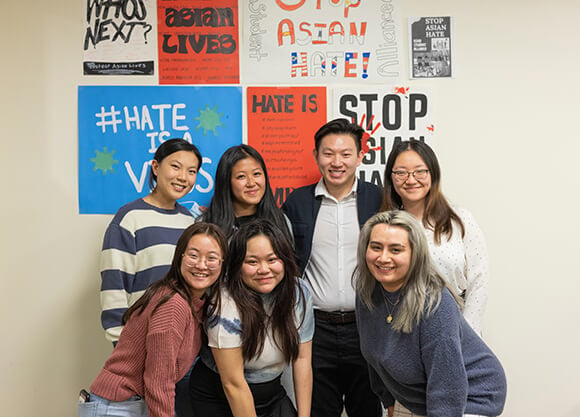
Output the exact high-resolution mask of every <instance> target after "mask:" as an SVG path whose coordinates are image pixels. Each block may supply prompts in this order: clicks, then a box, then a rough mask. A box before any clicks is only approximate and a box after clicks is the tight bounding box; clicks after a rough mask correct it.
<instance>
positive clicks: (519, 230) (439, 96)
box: [0, 0, 580, 417]
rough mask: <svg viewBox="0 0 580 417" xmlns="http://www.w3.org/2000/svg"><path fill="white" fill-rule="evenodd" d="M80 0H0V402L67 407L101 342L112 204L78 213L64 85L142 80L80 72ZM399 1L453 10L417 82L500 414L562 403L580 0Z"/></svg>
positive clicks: (573, 341) (71, 115)
mask: <svg viewBox="0 0 580 417" xmlns="http://www.w3.org/2000/svg"><path fill="white" fill-rule="evenodd" d="M240 1H245V0H240ZM377 1H378V0H377ZM82 3H83V2H82V1H72V0H71V1H65V0H53V1H46V0H43V1H38V0H37V1H28V2H23V1H21V2H17V1H6V0H4V1H2V2H1V4H0V19H2V23H1V24H0V50H1V51H2V55H3V59H2V61H1V63H0V71H1V77H0V83H1V84H0V85H1V90H0V91H1V96H2V98H1V99H0V137H1V144H0V156H1V158H2V163H1V164H0V170H1V171H0V173H1V178H2V179H3V186H2V192H1V194H2V204H1V211H0V213H1V220H0V297H1V298H0V320H1V321H0V323H1V327H0V329H1V331H2V342H0V410H2V411H1V414H2V415H6V416H24V417H37V416H44V417H65V416H72V415H75V413H76V410H75V402H76V399H77V393H78V389H79V388H80V387H83V386H85V387H86V386H88V385H89V384H90V382H91V381H92V379H93V378H94V377H95V375H96V373H97V372H98V370H99V369H100V367H101V365H102V363H103V361H104V360H105V358H106V357H107V355H108V354H109V352H110V346H109V344H108V343H107V342H105V340H104V337H103V333H102V331H101V328H100V324H99V304H98V303H99V299H98V288H99V278H98V273H97V268H98V265H97V262H98V252H99V247H100V243H101V239H102V235H103V231H104V228H105V227H106V224H107V223H108V221H109V220H110V216H89V215H85V216H79V215H78V214H77V212H78V206H77V123H76V114H77V110H76V88H77V86H78V85H81V84H90V83H92V84H94V83H97V82H100V83H103V84H104V83H125V84H129V83H133V84H149V83H152V80H151V79H148V78H133V79H129V78H122V79H120V80H119V79H115V78H112V79H105V80H102V81H99V80H98V79H84V78H83V76H82V75H81V70H80V69H81V59H82V52H81V36H80V31H81V5H82ZM401 3H404V9H403V10H402V13H401V15H402V16H403V17H406V16H410V15H416V16H420V15H423V16H428V15H452V16H454V17H455V19H456V20H455V34H456V40H457V44H456V46H457V48H456V50H455V53H456V58H457V60H456V68H457V77H456V78H455V79H453V80H437V81H422V82H417V84H421V83H422V84H423V85H425V87H428V88H429V89H430V91H431V92H432V96H433V98H434V100H435V99H436V100H437V105H438V110H437V118H438V120H439V122H438V126H437V127H438V134H437V137H438V145H437V152H438V154H439V156H440V159H441V163H442V166H443V176H444V190H445V191H446V193H447V195H448V196H449V197H450V198H451V199H452V200H454V201H455V202H457V203H459V204H461V205H463V206H465V207H467V208H469V209H470V210H471V211H472V212H473V213H474V215H475V216H476V218H477V219H478V221H479V223H480V225H481V226H482V228H483V230H484V231H485V233H486V236H487V240H488V245H489V248H490V253H491V259H492V285H491V294H490V303H489V306H488V310H487V318H486V327H485V339H486V340H487V342H488V343H489V344H490V345H491V346H492V348H493V349H494V350H495V351H496V353H497V354H498V356H499V357H500V359H501V360H502V361H503V364H504V366H505V369H506V372H507V375H508V383H509V392H508V403H507V406H506V411H505V413H504V415H505V416H510V417H519V416H526V415H544V416H547V415H549V416H562V417H577V416H578V415H580V396H579V395H578V394H577V391H578V389H579V388H580V383H579V382H578V381H579V380H580V379H579V377H578V375H580V360H579V359H578V352H580V332H579V331H578V330H577V329H578V324H577V323H576V320H575V319H576V317H578V316H580V307H579V305H580V303H579V302H578V301H577V299H578V294H579V293H580V279H579V278H580V276H579V272H578V267H577V264H578V262H577V260H578V259H579V258H580V254H579V249H580V245H579V244H578V242H577V240H576V239H577V236H578V235H579V232H580V221H579V220H578V218H579V215H578V193H579V191H578V190H579V186H578V173H579V171H578V158H577V155H578V153H579V151H580V140H579V135H578V133H577V132H578V123H579V119H580V117H579V114H580V111H579V110H580V106H579V104H578V97H579V96H580V87H579V85H580V82H579V79H578V75H580V58H579V54H578V43H579V41H580V35H579V34H578V30H577V27H578V25H577V19H578V16H580V3H578V2H577V1H572V0H553V1H550V2H546V1H543V2H540V1H533V0H501V1H500V0H488V1H486V2H475V1H465V0H437V1H420V0H402V1H401ZM405 39H406V36H405ZM405 55H406V54H405Z"/></svg>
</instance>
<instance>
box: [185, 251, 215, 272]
mask: <svg viewBox="0 0 580 417" xmlns="http://www.w3.org/2000/svg"><path fill="white" fill-rule="evenodd" d="M222 260H223V259H222V258H218V257H217V256H213V255H210V256H207V257H205V256H199V255H198V254H195V253H184V254H183V262H185V265H187V266H188V267H190V268H192V267H199V266H200V264H201V262H202V261H203V262H204V263H205V266H206V268H207V269H209V270H210V271H214V270H216V269H218V268H219V267H220V265H221V263H222Z"/></svg>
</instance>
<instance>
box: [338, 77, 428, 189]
mask: <svg viewBox="0 0 580 417" xmlns="http://www.w3.org/2000/svg"><path fill="white" fill-rule="evenodd" d="M333 100H334V109H333V111H334V117H345V118H347V119H349V120H352V121H353V122H354V123H357V124H358V125H360V126H362V127H363V128H364V129H365V135H364V136H363V146H362V148H363V151H364V152H365V156H364V158H363V160H362V163H361V165H360V167H359V172H358V176H359V178H360V179H361V180H363V181H369V182H372V183H374V184H377V185H379V186H381V187H382V186H383V175H384V169H385V164H386V163H387V158H388V156H389V153H390V151H391V148H392V147H393V145H394V144H395V143H397V142H400V141H402V140H409V139H416V140H422V141H424V142H426V143H429V144H430V142H431V140H432V138H433V134H434V132H435V122H434V120H433V108H432V107H433V106H432V102H431V97H430V95H429V94H428V93H427V92H425V91H423V90H414V89H411V88H410V87H399V86H392V87H376V88H374V89H369V88H366V89H360V88H354V87H353V88H340V89H335V90H334V97H333Z"/></svg>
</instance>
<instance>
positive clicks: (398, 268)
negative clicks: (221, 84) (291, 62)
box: [79, 119, 506, 417]
mask: <svg viewBox="0 0 580 417" xmlns="http://www.w3.org/2000/svg"><path fill="white" fill-rule="evenodd" d="M363 133H364V130H363V129H362V128H361V127H360V126H358V125H356V124H354V123H350V122H349V121H347V120H346V119H336V120H333V121H330V122H328V123H326V124H325V125H324V126H322V127H321V128H320V129H319V130H318V131H317V132H316V134H315V137H314V150H313V157H314V159H315V161H316V164H317V165H318V168H319V170H320V173H321V178H320V180H319V181H318V182H317V183H315V184H312V185H308V186H305V187H301V188H298V189H296V190H294V192H293V193H292V194H291V195H290V196H289V197H288V198H287V200H286V202H285V203H284V205H283V206H282V209H281V210H280V209H279V208H278V207H277V205H276V202H275V199H274V197H273V194H272V189H271V187H270V183H269V180H268V174H267V169H266V164H265V162H264V160H263V158H262V157H261V155H260V154H259V152H257V151H256V150H255V149H254V148H252V147H250V146H248V145H239V146H234V147H232V148H229V149H228V150H226V152H225V153H224V154H223V155H222V157H221V159H220V161H219V163H218V166H217V171H216V177H215V191H214V195H213V198H212V200H211V202H210V204H209V206H208V208H207V210H206V211H205V212H204V213H203V214H202V215H201V216H200V218H198V219H194V218H193V217H191V214H190V213H189V212H188V210H187V209H185V208H184V207H182V206H181V205H179V203H178V202H177V200H179V199H180V198H182V197H183V196H185V195H186V194H187V193H188V192H190V191H191V189H192V187H193V186H194V184H195V179H196V174H197V172H198V170H199V168H200V166H201V162H202V158H201V155H200V153H199V151H198V150H197V148H196V147H195V146H194V145H192V144H190V143H189V142H187V141H185V140H182V139H171V140H168V141H166V142H164V143H163V144H162V145H161V146H160V147H159V148H158V149H157V152H156V153H155V156H154V159H153V161H152V164H151V170H150V186H151V189H152V191H151V193H150V194H149V195H147V196H146V197H144V198H142V199H139V200H136V201H134V202H132V203H129V204H127V205H126V206H124V207H122V208H121V209H120V210H119V211H118V213H117V214H116V215H115V217H114V218H113V220H112V221H111V224H110V225H109V227H108V229H107V231H106V233H105V238H104V243H103V251H102V261H101V276H102V289H101V303H102V307H103V311H102V317H101V319H102V323H103V327H104V329H105V331H106V335H107V338H108V339H109V340H110V341H112V342H113V344H114V345H115V347H114V349H113V352H112V354H111V356H110V357H109V359H108V360H107V361H106V362H105V365H104V367H103V369H102V371H101V372H100V373H99V375H98V376H97V378H96V380H95V381H94V382H93V384H92V385H91V387H90V391H89V392H85V391H83V394H84V395H83V397H82V399H81V403H80V404H79V416H81V417H88V416H127V417H129V416H149V417H170V416H173V415H176V416H178V417H188V416H192V415H195V416H196V417H206V416H224V417H225V416H228V417H229V416H233V417H241V416H243V417H246V416H248V417H252V416H254V417H270V416H271V417H287V416H288V417H290V416H299V417H308V416H311V415H312V416H313V417H326V416H328V417H331V416H332V417H339V416H340V415H341V413H342V412H343V409H344V410H345V411H346V413H347V414H348V416H350V417H358V416H360V417H374V416H376V417H379V416H381V415H382V413H383V407H384V408H385V409H387V410H388V411H387V413H388V415H389V416H393V415H394V416H446V417H448V416H464V415H479V416H488V417H492V416H497V415H499V414H501V412H502V410H503V406H504V403H505V395H506V379H505V374H504V372H503V369H502V367H501V364H500V363H499V361H498V359H497V358H496V357H495V356H494V354H493V353H492V352H491V350H490V349H489V348H488V347H487V345H486V344H485V342H484V341H483V340H482V339H481V337H480V336H481V328H482V317H483V313H484V308H485V303H486V297H487V282H488V275H489V274H488V265H487V255H486V249H485V242H484V240H483V237H482V233H481V231H480V229H479V227H478V226H477V224H476V223H475V221H474V220H473V218H472V217H471V215H470V214H469V213H468V212H467V211H466V210H464V209H460V208H458V207H452V206H451V205H449V203H448V202H447V201H446V199H445V198H444V196H443V194H442V193H441V186H440V181H441V175H440V169H439V164H438V162H437V158H436V156H435V154H434V152H433V151H432V150H431V148H430V147H429V146H428V145H426V144H425V143H423V142H421V141H414V140H412V141H405V142H399V143H397V144H395V146H394V147H393V149H392V151H391V154H390V155H389V158H388V161H387V164H386V167H385V176H384V187H383V188H382V189H381V188H380V187H378V186H376V185H373V184H370V183H367V182H364V181H360V180H358V179H357V177H356V170H357V167H358V166H359V165H360V163H361V161H362V158H363V156H364V152H363V150H362V143H361V142H362V136H363ZM289 397H292V399H291V398H289ZM381 403H382V407H381Z"/></svg>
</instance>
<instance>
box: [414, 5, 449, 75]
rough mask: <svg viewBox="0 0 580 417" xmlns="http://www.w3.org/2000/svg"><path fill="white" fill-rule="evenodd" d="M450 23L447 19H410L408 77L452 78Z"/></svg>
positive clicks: (447, 17) (446, 17)
mask: <svg viewBox="0 0 580 417" xmlns="http://www.w3.org/2000/svg"><path fill="white" fill-rule="evenodd" d="M451 24H452V19H451V17H449V16H445V17H412V18H409V39H410V42H409V45H410V47H411V53H410V54H409V57H410V59H411V62H410V65H409V68H410V69H411V78H445V77H451V76H453V60H452V57H453V54H452V38H451Z"/></svg>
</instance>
